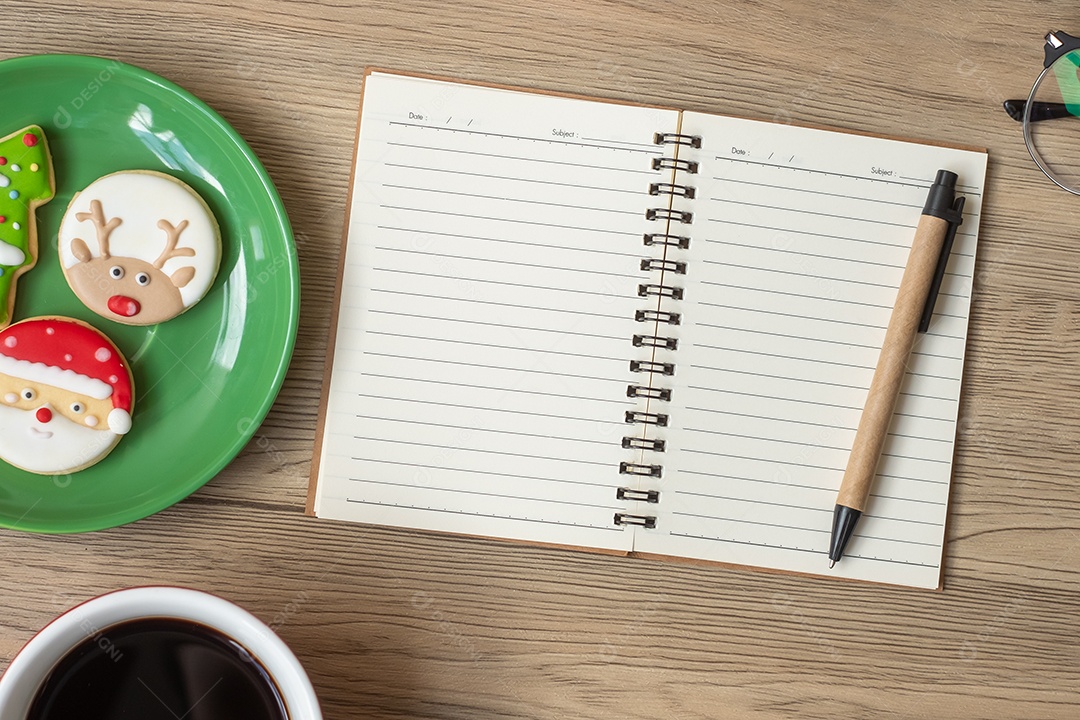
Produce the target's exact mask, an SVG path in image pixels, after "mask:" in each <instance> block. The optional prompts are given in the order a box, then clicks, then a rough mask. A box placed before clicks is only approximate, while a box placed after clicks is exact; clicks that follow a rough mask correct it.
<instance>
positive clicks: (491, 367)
mask: <svg viewBox="0 0 1080 720" xmlns="http://www.w3.org/2000/svg"><path fill="white" fill-rule="evenodd" d="M364 354H365V355H370V356H372V357H385V358H392V359H394V360H415V361H417V362H424V363H438V364H439V365H460V366H462V367H475V368H484V369H485V370H509V371H511V372H517V373H521V372H525V373H527V374H529V375H552V376H554V377H564V378H576V379H579V380H600V381H603V382H614V383H619V384H625V383H626V381H625V380H619V379H616V378H611V377H599V376H595V375H575V374H574V373H566V372H557V371H555V370H535V369H530V370H522V369H521V368H519V367H507V366H505V365H484V364H482V363H472V362H464V361H462V360H447V359H446V358H432V357H419V356H415V355H396V354H394V353H381V352H371V351H367V352H364Z"/></svg>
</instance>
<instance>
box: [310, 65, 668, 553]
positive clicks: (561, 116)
mask: <svg viewBox="0 0 1080 720" xmlns="http://www.w3.org/2000/svg"><path fill="white" fill-rule="evenodd" d="M677 120H678V117H677V113H675V112H671V111H664V110H657V109H647V108H636V107H627V106H620V105H614V104H608V103H600V102H589V101H583V100H574V99H566V98H558V97H551V96H544V95H537V94H527V93H520V92H512V91H507V90H501V89H493V88H484V87H476V86H468V85H462V84H454V83H445V82H437V81H432V80H425V79H417V78H410V77H403V76H396V75H390V74H383V73H376V74H373V75H370V76H369V77H368V78H367V79H366V82H365V87H364V95H363V104H362V122H361V130H360V137H359V142H358V156H357V159H356V169H355V180H354V185H353V188H352V205H351V215H350V224H349V229H348V242H347V252H346V256H345V264H344V278H343V284H342V291H341V304H340V310H339V319H338V328H337V346H336V350H335V356H334V359H333V371H332V380H331V387H330V391H329V404H328V409H327V417H326V431H325V435H324V440H323V445H322V454H321V458H320V475H319V479H318V486H317V495H316V500H315V511H316V514H317V515H319V516H320V517H332V518H339V519H347V520H358V521H363V522H369V523H376V524H384V525H397V526H405V527H413V528H427V529H434V530H443V531H450V532H461V533H469V534H476V535H491V536H496V537H504V538H515V539H522V540H531V541H537V542H549V543H558V544H567V545H583V546H591V547H597V548H607V549H614V550H623V551H626V550H629V549H630V547H631V541H632V532H630V531H627V530H624V529H623V528H621V527H619V526H616V525H615V524H614V523H613V517H614V513H615V512H616V511H619V510H624V509H625V508H624V507H623V505H624V503H622V502H620V501H617V500H616V488H617V487H618V486H619V484H620V483H619V480H620V475H619V474H618V467H619V462H620V461H623V460H626V459H627V457H626V455H627V451H626V450H624V449H622V447H621V445H620V439H621V437H622V436H623V435H625V434H626V428H627V426H626V424H625V422H624V414H625V412H626V411H628V410H634V409H640V408H638V407H637V405H636V404H635V401H633V400H630V399H628V398H627V397H626V386H627V384H628V383H629V382H631V381H632V380H633V378H631V377H630V373H629V360H630V359H631V357H632V355H633V350H634V349H633V348H632V347H631V346H630V337H631V336H632V335H633V333H634V332H635V331H636V328H635V327H634V325H635V323H634V320H633V317H634V311H635V310H636V309H638V308H639V307H640V306H641V304H642V301H641V299H640V298H638V297H637V294H636V293H637V284H638V283H639V282H640V281H641V280H642V272H641V270H640V267H639V264H640V260H641V257H642V234H643V233H644V232H646V231H648V230H649V229H650V228H649V227H648V223H647V222H646V220H645V218H644V212H643V211H644V208H645V207H647V206H648V205H649V203H648V199H649V196H648V185H649V183H650V182H652V181H655V180H656V177H655V175H656V173H655V172H654V171H653V170H651V160H652V158H653V157H657V156H659V155H660V152H659V149H658V148H657V146H656V145H655V144H653V142H652V139H653V133H655V132H657V131H662V130H665V129H668V130H672V131H673V130H674V129H675V128H676V127H677Z"/></svg>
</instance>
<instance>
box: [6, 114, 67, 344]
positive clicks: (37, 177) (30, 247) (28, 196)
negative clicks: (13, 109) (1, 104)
mask: <svg viewBox="0 0 1080 720" xmlns="http://www.w3.org/2000/svg"><path fill="white" fill-rule="evenodd" d="M55 192H56V187H55V185H54V184H53V172H52V158H51V157H50V156H49V146H48V144H47V143H46V142H45V133H44V132H42V131H41V128H39V127H38V126H37V125H31V126H30V127H26V128H23V129H22V130H19V131H18V132H14V133H12V134H11V135H8V136H7V137H5V138H0V327H4V326H5V325H7V324H8V323H9V322H11V312H12V308H13V306H14V305H15V281H16V280H17V279H18V277H19V276H20V275H22V274H23V273H24V272H26V271H27V270H29V269H30V268H32V267H34V263H35V262H36V261H37V223H36V222H35V221H34V211H35V210H36V209H37V207H38V206H39V205H43V204H45V203H47V202H49V201H50V200H52V198H53V195H54V194H55Z"/></svg>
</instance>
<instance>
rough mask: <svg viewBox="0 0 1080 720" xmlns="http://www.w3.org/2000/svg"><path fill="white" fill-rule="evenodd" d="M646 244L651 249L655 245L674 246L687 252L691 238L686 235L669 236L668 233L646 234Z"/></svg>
mask: <svg viewBox="0 0 1080 720" xmlns="http://www.w3.org/2000/svg"><path fill="white" fill-rule="evenodd" d="M645 244H646V245H648V246H649V247H652V246H653V245H672V246H674V247H677V248H680V249H682V250H686V249H688V248H689V247H690V238H688V237H686V236H684V235H669V234H667V233H645Z"/></svg>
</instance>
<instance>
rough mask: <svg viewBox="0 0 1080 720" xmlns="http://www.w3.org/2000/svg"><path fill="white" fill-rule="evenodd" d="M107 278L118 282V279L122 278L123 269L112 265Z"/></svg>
mask: <svg viewBox="0 0 1080 720" xmlns="http://www.w3.org/2000/svg"><path fill="white" fill-rule="evenodd" d="M109 277H111V278H112V279H113V280H119V279H120V278H122V277H124V268H122V267H120V266H119V265H113V266H112V267H111V268H109Z"/></svg>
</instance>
